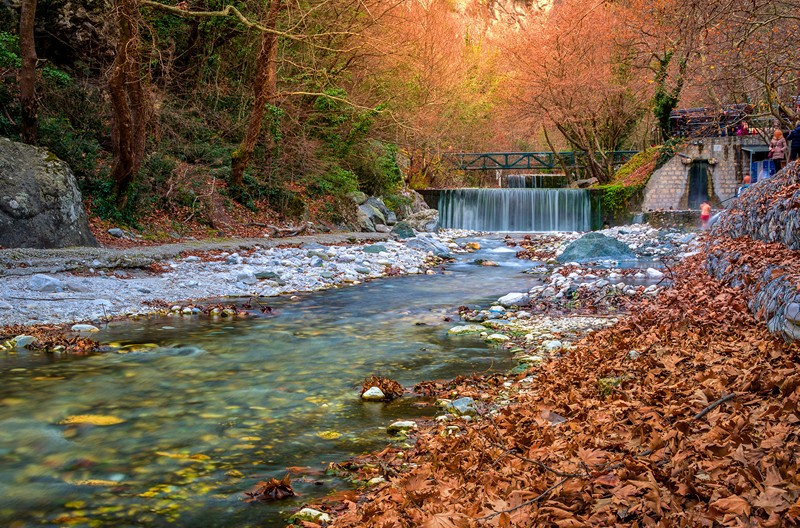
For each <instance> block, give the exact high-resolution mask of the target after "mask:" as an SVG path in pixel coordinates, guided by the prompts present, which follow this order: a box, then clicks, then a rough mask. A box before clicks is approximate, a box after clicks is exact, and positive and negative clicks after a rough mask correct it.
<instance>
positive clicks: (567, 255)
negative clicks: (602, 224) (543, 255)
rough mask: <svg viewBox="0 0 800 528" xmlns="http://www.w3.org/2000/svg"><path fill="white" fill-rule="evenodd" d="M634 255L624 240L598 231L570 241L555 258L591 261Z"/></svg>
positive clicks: (564, 260)
mask: <svg viewBox="0 0 800 528" xmlns="http://www.w3.org/2000/svg"><path fill="white" fill-rule="evenodd" d="M634 259H636V255H635V254H634V253H633V251H632V250H631V248H630V247H629V246H628V245H627V244H625V243H624V242H620V241H619V240H617V239H615V238H611V237H607V236H605V235H603V234H600V233H587V234H585V235H583V236H582V237H581V238H579V239H578V240H575V241H574V242H572V243H570V244H569V245H568V246H567V247H566V248H565V249H564V252H563V253H561V255H559V256H558V257H557V258H556V260H557V261H558V262H561V263H566V262H578V263H584V262H591V261H595V260H634Z"/></svg>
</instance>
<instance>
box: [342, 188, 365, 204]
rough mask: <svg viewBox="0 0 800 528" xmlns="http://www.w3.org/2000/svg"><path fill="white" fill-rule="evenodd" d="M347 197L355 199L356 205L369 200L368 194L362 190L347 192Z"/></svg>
mask: <svg viewBox="0 0 800 528" xmlns="http://www.w3.org/2000/svg"><path fill="white" fill-rule="evenodd" d="M347 197H348V198H350V199H351V200H353V203H355V204H356V205H361V204H363V203H364V202H366V201H367V198H368V196H367V195H366V194H364V193H363V192H361V191H353V192H349V193H347Z"/></svg>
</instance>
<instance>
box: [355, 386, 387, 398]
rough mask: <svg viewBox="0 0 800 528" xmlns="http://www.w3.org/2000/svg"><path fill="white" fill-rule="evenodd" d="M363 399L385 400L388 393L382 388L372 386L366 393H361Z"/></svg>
mask: <svg viewBox="0 0 800 528" xmlns="http://www.w3.org/2000/svg"><path fill="white" fill-rule="evenodd" d="M361 399H362V400H364V401H384V400H385V399H386V395H385V394H384V393H383V391H382V390H381V389H380V388H378V387H370V388H369V389H367V390H366V391H364V394H362V395H361Z"/></svg>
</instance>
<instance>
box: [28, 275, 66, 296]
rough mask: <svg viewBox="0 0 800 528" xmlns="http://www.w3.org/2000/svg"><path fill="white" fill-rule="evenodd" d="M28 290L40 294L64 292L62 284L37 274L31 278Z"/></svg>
mask: <svg viewBox="0 0 800 528" xmlns="http://www.w3.org/2000/svg"><path fill="white" fill-rule="evenodd" d="M30 288H31V289H32V290H34V291H40V292H60V291H64V283H63V282H61V281H60V280H58V279H56V278H55V277H51V276H50V275H42V274H41V273H37V274H36V275H34V276H33V277H31V280H30Z"/></svg>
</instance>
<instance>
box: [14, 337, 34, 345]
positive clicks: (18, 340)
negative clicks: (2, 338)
mask: <svg viewBox="0 0 800 528" xmlns="http://www.w3.org/2000/svg"><path fill="white" fill-rule="evenodd" d="M34 341H36V338H35V337H33V336H29V335H18V336H17V337H15V338H14V346H16V347H17V348H25V347H26V346H28V345H30V344H33V342H34Z"/></svg>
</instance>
